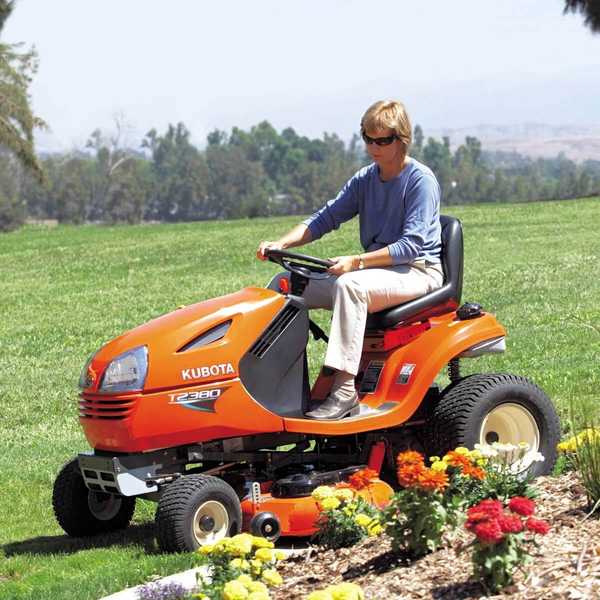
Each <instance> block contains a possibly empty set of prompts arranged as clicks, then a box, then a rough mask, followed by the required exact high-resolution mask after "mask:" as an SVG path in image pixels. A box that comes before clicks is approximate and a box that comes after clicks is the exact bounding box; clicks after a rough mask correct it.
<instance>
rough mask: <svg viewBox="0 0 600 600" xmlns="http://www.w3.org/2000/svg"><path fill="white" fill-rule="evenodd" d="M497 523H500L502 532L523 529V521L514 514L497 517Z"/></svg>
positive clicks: (514, 531)
mask: <svg viewBox="0 0 600 600" xmlns="http://www.w3.org/2000/svg"><path fill="white" fill-rule="evenodd" d="M498 525H500V529H501V530H502V531H503V533H520V532H521V531H523V521H521V519H520V518H519V517H517V516H516V515H507V514H503V515H501V516H500V517H498Z"/></svg>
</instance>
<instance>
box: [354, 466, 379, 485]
mask: <svg viewBox="0 0 600 600" xmlns="http://www.w3.org/2000/svg"><path fill="white" fill-rule="evenodd" d="M378 477H379V474H378V473H377V471H374V470H373V469H369V468H366V469H361V470H360V471H356V473H353V474H352V475H350V477H348V481H349V482H350V485H351V486H352V487H353V488H354V489H355V490H362V489H363V488H366V487H367V486H368V485H369V484H370V483H371V481H373V480H374V479H377V478H378Z"/></svg>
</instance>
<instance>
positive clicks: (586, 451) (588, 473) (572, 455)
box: [558, 408, 600, 510]
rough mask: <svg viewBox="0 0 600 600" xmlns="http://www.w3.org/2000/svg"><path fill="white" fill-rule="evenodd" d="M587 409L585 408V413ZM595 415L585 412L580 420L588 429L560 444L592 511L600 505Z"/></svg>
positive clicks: (599, 437)
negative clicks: (576, 473) (578, 478)
mask: <svg viewBox="0 0 600 600" xmlns="http://www.w3.org/2000/svg"><path fill="white" fill-rule="evenodd" d="M585 410H586V409H585V408H584V409H583V411H585ZM592 415H593V413H591V414H590V413H587V414H586V412H584V413H583V415H579V417H580V420H581V421H583V422H587V424H588V427H586V428H585V429H583V430H582V431H581V432H580V433H579V434H577V435H576V436H573V437H571V438H570V439H568V440H566V441H564V442H561V443H560V444H558V450H559V451H560V452H561V453H563V454H564V455H565V456H566V457H567V461H568V462H572V463H573V465H574V466H575V468H576V469H577V471H578V472H579V474H580V475H581V480H582V482H583V485H584V487H585V490H586V494H587V498H588V503H589V505H590V506H591V507H592V510H596V509H597V508H598V506H599V505H600V427H595V426H594V425H595V423H594V420H593V418H592Z"/></svg>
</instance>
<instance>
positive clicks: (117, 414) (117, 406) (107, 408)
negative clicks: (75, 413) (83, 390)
mask: <svg viewBox="0 0 600 600" xmlns="http://www.w3.org/2000/svg"><path fill="white" fill-rule="evenodd" d="M136 402H137V398H90V397H87V398H81V400H80V401H79V416H80V417H81V418H84V419H112V420H122V419H126V418H127V417H128V416H129V415H130V414H131V413H132V412H133V409H134V408H135V404H136Z"/></svg>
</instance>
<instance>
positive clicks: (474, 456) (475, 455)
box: [469, 450, 483, 461]
mask: <svg viewBox="0 0 600 600" xmlns="http://www.w3.org/2000/svg"><path fill="white" fill-rule="evenodd" d="M469 457H470V458H471V460H474V461H479V460H481V459H482V458H483V454H481V450H471V453H470V454H469Z"/></svg>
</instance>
